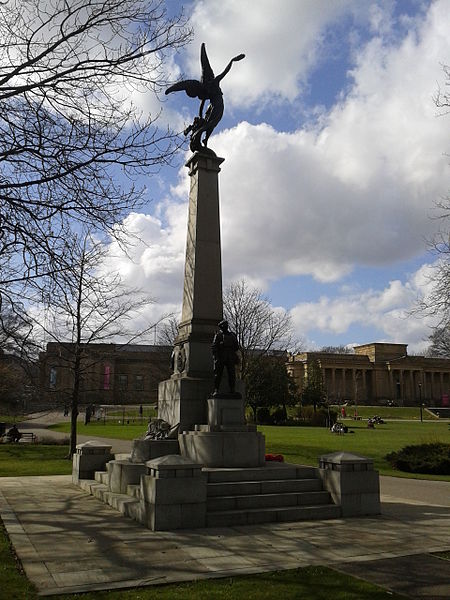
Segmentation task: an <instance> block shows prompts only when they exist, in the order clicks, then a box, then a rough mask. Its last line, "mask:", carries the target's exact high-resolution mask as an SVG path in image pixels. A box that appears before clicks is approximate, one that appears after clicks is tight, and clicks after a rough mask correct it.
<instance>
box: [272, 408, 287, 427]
mask: <svg viewBox="0 0 450 600" xmlns="http://www.w3.org/2000/svg"><path fill="white" fill-rule="evenodd" d="M270 416H271V419H272V422H273V423H274V424H275V425H283V424H284V423H286V419H287V414H286V409H285V408H284V406H277V407H276V408H275V409H274V410H273V411H272V412H271V415H270Z"/></svg>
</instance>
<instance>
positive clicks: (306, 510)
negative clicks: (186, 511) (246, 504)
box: [206, 504, 341, 527]
mask: <svg viewBox="0 0 450 600" xmlns="http://www.w3.org/2000/svg"><path fill="white" fill-rule="evenodd" d="M340 516H341V508H340V506H336V505H334V504H325V505H314V506H294V507H283V508H280V507H277V508H255V509H249V510H227V511H217V512H210V513H207V514H206V526H207V527H236V526H241V525H254V524H256V523H281V522H286V521H306V520H308V521H309V520H319V519H338V518H340Z"/></svg>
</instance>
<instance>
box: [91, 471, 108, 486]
mask: <svg viewBox="0 0 450 600" xmlns="http://www.w3.org/2000/svg"><path fill="white" fill-rule="evenodd" d="M108 477H109V475H108V471H95V473H94V479H95V481H98V482H99V483H104V484H105V485H108Z"/></svg>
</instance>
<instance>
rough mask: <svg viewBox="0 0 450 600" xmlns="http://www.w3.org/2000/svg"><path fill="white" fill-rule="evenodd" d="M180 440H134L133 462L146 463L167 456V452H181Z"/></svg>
mask: <svg viewBox="0 0 450 600" xmlns="http://www.w3.org/2000/svg"><path fill="white" fill-rule="evenodd" d="M179 453H180V447H179V445H178V440H141V439H136V440H133V448H132V450H131V459H130V460H131V462H132V463H144V462H146V461H147V460H152V459H153V458H158V457H159V456H165V455H166V454H179Z"/></svg>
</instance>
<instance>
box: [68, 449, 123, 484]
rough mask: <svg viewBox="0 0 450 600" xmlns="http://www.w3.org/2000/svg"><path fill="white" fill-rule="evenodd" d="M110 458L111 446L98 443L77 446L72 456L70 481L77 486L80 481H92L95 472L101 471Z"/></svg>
mask: <svg viewBox="0 0 450 600" xmlns="http://www.w3.org/2000/svg"><path fill="white" fill-rule="evenodd" d="M112 458H114V455H113V454H111V446H108V445H106V444H105V445H103V444H100V443H98V442H85V443H84V444H79V445H78V446H77V451H76V454H74V455H73V461H72V481H73V482H74V483H76V484H77V483H78V482H79V481H80V479H93V478H94V473H95V471H103V470H104V469H105V465H106V463H107V462H109V461H110V460H111V459H112Z"/></svg>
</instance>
